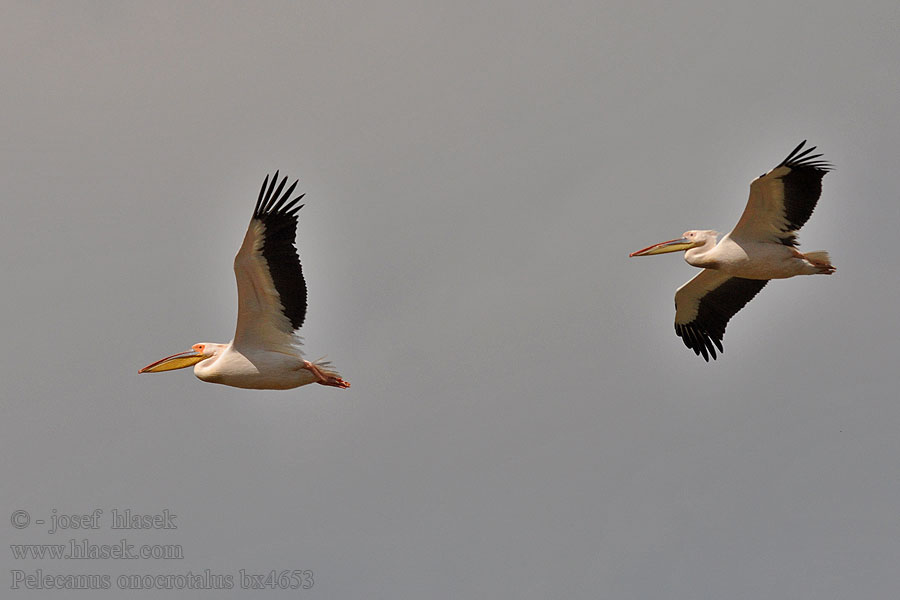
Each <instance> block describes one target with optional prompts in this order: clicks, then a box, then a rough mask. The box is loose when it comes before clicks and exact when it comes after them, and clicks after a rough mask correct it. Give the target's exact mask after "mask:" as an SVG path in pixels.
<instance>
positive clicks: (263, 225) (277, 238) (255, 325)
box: [234, 171, 306, 350]
mask: <svg viewBox="0 0 900 600" xmlns="http://www.w3.org/2000/svg"><path fill="white" fill-rule="evenodd" d="M277 181H278V172H277V171H276V172H275V176H274V177H272V181H271V183H270V182H269V177H268V175H267V176H266V179H265V180H264V181H263V184H262V188H261V189H260V190H259V198H258V199H257V201H256V208H255V209H254V210H253V218H252V219H251V220H250V226H249V227H248V228H247V234H246V235H245V236H244V242H243V244H241V249H240V250H238V253H237V256H235V257H234V275H235V278H236V279H237V286H238V318H237V329H236V331H235V333H234V345H235V346H237V347H243V348H251V347H257V348H267V349H273V350H274V349H279V348H281V349H285V350H288V349H291V348H293V347H295V346H296V343H297V339H296V337H295V336H294V330H296V329H297V328H299V327H300V326H301V325H303V320H304V319H305V317H306V281H305V280H304V279H303V268H302V267H301V265H300V257H299V256H298V255H297V249H296V247H295V246H294V238H295V237H296V235H297V211H299V210H300V209H301V208H303V205H302V204H300V205H297V203H298V202H299V201H300V199H301V198H303V194H301V195H300V196H298V197H297V198H295V199H294V200H291V201H290V202H289V201H288V200H289V199H290V196H291V194H292V193H293V191H294V188H295V187H297V181H295V182H294V183H293V184H292V185H291V186H290V187H289V188H288V189H287V190H286V191H285V192H284V193H282V190H284V186H285V184H286V183H287V177H285V178H284V179H282V180H281V183H280V184H278V187H277V188H276V187H275V185H276V183H277Z"/></svg>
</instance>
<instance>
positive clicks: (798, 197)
mask: <svg viewBox="0 0 900 600" xmlns="http://www.w3.org/2000/svg"><path fill="white" fill-rule="evenodd" d="M804 144H806V140H803V141H802V142H800V145H799V146H797V147H796V148H794V150H793V151H792V152H791V153H790V154H788V156H787V158H785V159H784V160H783V161H781V163H780V164H779V165H778V167H788V168H789V169H790V170H791V172H790V173H788V174H787V175H785V176H783V177H782V178H781V181H782V183H783V185H784V216H785V218H786V219H787V222H788V227H790V230H791V231H797V230H798V229H800V228H801V227H803V226H804V225H805V224H806V222H807V221H808V220H809V217H810V216H811V215H812V213H813V210H815V208H816V203H817V202H818V201H819V196H821V195H822V177H824V176H825V173H827V172H828V171H830V170H831V169H832V168H833V167H832V165H831V163H829V162H826V161H823V160H816V159H818V158H820V157H821V156H822V155H821V154H812V155H810V152H812V151H813V150H815V149H816V147H815V146H813V147H811V148H807V149H806V150H804V151H802V152H801V151H800V149H801V148H803V145H804ZM778 167H775V168H776V169H777V168H778ZM783 242H784V243H785V244H786V245H788V246H794V245H796V236H794V235H789V236H787V237H786V238H785V240H783Z"/></svg>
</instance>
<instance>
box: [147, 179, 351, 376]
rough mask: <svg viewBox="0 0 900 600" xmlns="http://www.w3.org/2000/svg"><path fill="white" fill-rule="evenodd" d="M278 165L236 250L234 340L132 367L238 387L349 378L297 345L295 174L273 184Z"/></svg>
mask: <svg viewBox="0 0 900 600" xmlns="http://www.w3.org/2000/svg"><path fill="white" fill-rule="evenodd" d="M277 180H278V171H276V172H275V176H274V177H272V180H271V182H270V181H269V176H268V175H267V176H266V178H265V180H264V181H263V184H262V188H260V190H259V198H258V199H257V201H256V208H255V209H254V210H253V218H252V219H251V220H250V226H249V227H248V228H247V234H246V235H245V236H244V242H243V244H241V248H240V250H238V253H237V256H235V257H234V275H235V277H236V278H237V287H238V317H237V329H236V330H235V332H234V339H233V340H232V341H231V342H229V343H227V344H212V343H208V342H203V343H200V344H194V345H193V346H192V349H191V350H189V351H187V352H181V353H179V354H173V355H172V356H168V357H166V358H163V359H161V360H158V361H156V362H155V363H152V364H150V365H147V366H146V367H144V368H143V369H141V370H140V371H138V373H160V372H163V371H171V370H173V369H183V368H185V367H190V366H192V365H193V366H194V375H196V376H197V378H198V379H200V380H202V381H208V382H210V383H221V384H223V385H230V386H233V387H239V388H249V389H258V390H287V389H291V388H295V387H299V386H301V385H306V384H309V383H319V384H322V385H327V386H334V387H338V388H348V387H350V384H349V383H347V382H346V381H344V380H343V379H341V376H340V375H339V374H338V373H337V372H335V371H334V370H333V369H332V367H331V364H330V363H329V362H326V361H322V360H318V361H314V362H310V361H308V360H306V359H304V358H303V354H302V352H301V351H300V338H299V336H298V335H297V333H296V331H297V329H299V328H300V326H301V325H303V321H304V319H305V318H306V281H305V280H304V279H303V268H302V267H301V265H300V257H299V256H298V255H297V248H296V247H295V246H294V238H295V237H296V235H297V212H298V211H299V210H300V209H301V208H303V205H302V204H300V205H297V203H298V202H299V201H300V200H301V199H302V198H303V196H304V195H305V194H301V195H300V196H298V197H297V198H295V199H294V200H291V201H290V202H289V201H288V200H289V199H290V196H291V194H292V193H293V192H294V188H295V187H297V183H298V182H297V181H295V182H294V183H293V184H292V185H291V186H290V187H288V189H287V190H286V191H284V193H283V194H282V190H284V186H285V184H286V183H287V177H285V178H284V179H282V180H281V183H280V184H278V187H277V188H276V183H277Z"/></svg>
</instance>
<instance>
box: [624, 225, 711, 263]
mask: <svg viewBox="0 0 900 600" xmlns="http://www.w3.org/2000/svg"><path fill="white" fill-rule="evenodd" d="M717 235H719V234H718V232H715V231H712V230H710V229H707V230H697V229H691V230H690V231H685V232H684V234H683V235H682V236H681V237H680V238H678V239H677V240H669V241H668V242H660V243H658V244H653V245H652V246H647V247H646V248H644V249H643V250H638V251H637V252H632V253H631V254H629V255H628V256H652V255H653V254H665V253H666V252H679V251H681V250H690V249H691V248H698V247H700V246H705V245H706V244H707V243H708V242H709V241H710V240H712V242H713V244H715V243H716V236H717Z"/></svg>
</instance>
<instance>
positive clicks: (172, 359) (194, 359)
mask: <svg viewBox="0 0 900 600" xmlns="http://www.w3.org/2000/svg"><path fill="white" fill-rule="evenodd" d="M205 358H209V357H208V356H206V355H204V354H200V353H199V352H197V351H196V350H188V351H187V352H180V353H178V354H173V355H172V356H167V357H165V358H163V359H160V360H158V361H156V362H155V363H152V364H149V365H147V366H146V367H144V368H143V369H141V370H140V371H138V373H162V372H163V371H172V370H174V369H184V368H186V367H190V366H192V365H195V364H197V363H198V362H200V361H201V360H203V359H205Z"/></svg>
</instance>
